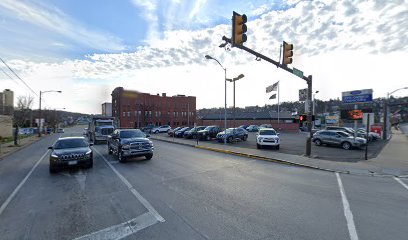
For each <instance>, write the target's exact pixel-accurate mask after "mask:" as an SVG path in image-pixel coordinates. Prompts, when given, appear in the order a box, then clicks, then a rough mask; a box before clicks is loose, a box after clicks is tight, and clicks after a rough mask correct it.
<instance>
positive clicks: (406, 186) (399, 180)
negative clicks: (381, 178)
mask: <svg viewBox="0 0 408 240" xmlns="http://www.w3.org/2000/svg"><path fill="white" fill-rule="evenodd" d="M394 179H395V181H397V182H399V183H400V184H401V185H402V186H403V187H404V188H406V189H407V190H408V185H407V184H405V183H404V182H403V181H401V179H399V178H396V177H394Z"/></svg>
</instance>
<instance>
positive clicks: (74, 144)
mask: <svg viewBox="0 0 408 240" xmlns="http://www.w3.org/2000/svg"><path fill="white" fill-rule="evenodd" d="M88 145H89V144H88V143H87V142H86V141H85V139H82V138H72V139H60V140H58V141H57V142H56V143H55V145H54V149H65V148H80V147H88Z"/></svg>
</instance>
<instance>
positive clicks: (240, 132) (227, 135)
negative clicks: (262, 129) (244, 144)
mask: <svg viewBox="0 0 408 240" xmlns="http://www.w3.org/2000/svg"><path fill="white" fill-rule="evenodd" d="M216 138H217V140H218V141H219V142H224V140H225V139H226V140H227V142H229V143H230V142H232V141H233V140H234V139H241V140H242V141H246V140H247V138H248V132H247V131H246V130H245V129H242V128H228V129H227V130H224V131H222V132H219V133H218V134H217V136H216Z"/></svg>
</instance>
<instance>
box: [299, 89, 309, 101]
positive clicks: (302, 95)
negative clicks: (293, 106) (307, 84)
mask: <svg viewBox="0 0 408 240" xmlns="http://www.w3.org/2000/svg"><path fill="white" fill-rule="evenodd" d="M306 98H307V88H305V89H299V101H300V102H303V101H306Z"/></svg>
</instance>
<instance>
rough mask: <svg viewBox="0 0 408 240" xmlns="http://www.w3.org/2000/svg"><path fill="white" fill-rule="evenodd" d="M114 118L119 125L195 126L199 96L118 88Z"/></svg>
mask: <svg viewBox="0 0 408 240" xmlns="http://www.w3.org/2000/svg"><path fill="white" fill-rule="evenodd" d="M111 96H112V116H113V117H115V121H116V123H117V126H119V127H122V128H140V127H144V126H146V125H148V124H154V125H156V126H158V125H170V126H172V127H177V126H193V125H194V123H195V121H196V97H192V96H185V95H176V96H172V97H168V96H166V94H165V93H162V95H160V94H157V95H150V94H148V93H142V92H138V91H132V90H125V89H123V87H117V88H115V89H114V90H113V91H112V94H111Z"/></svg>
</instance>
